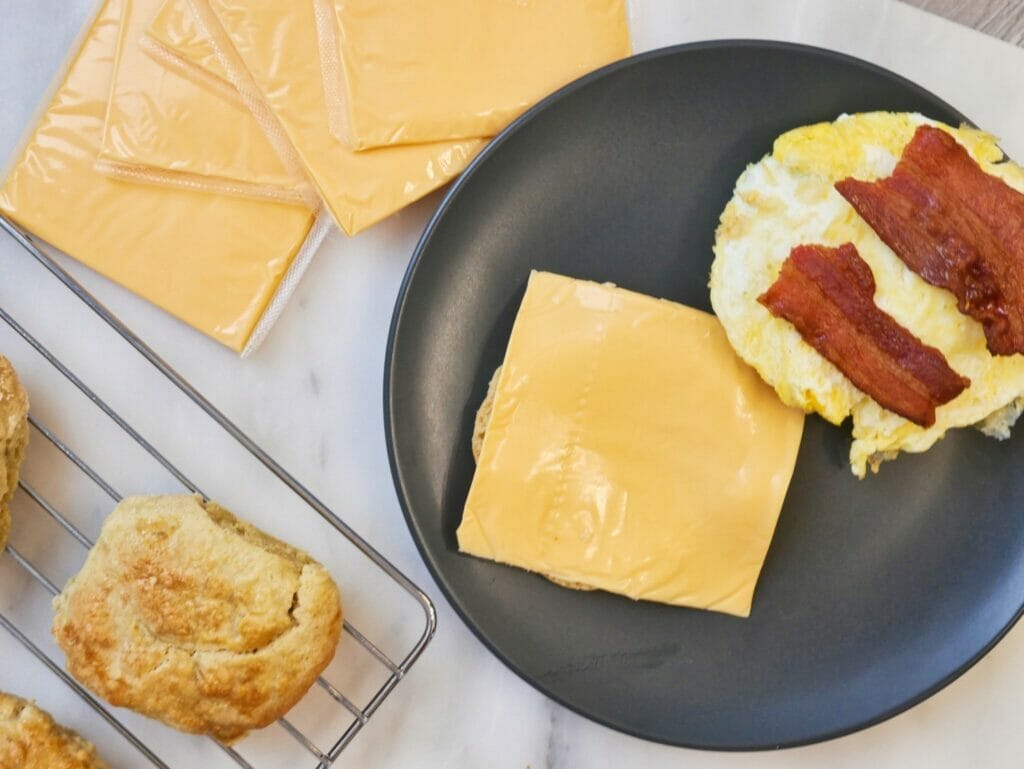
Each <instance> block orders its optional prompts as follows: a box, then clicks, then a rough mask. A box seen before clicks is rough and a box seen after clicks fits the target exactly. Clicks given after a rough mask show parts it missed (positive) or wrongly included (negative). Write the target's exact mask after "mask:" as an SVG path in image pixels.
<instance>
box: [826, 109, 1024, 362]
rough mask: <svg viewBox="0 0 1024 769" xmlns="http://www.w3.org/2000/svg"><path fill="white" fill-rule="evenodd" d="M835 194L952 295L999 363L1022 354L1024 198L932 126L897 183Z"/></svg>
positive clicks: (907, 154)
mask: <svg viewBox="0 0 1024 769" xmlns="http://www.w3.org/2000/svg"><path fill="white" fill-rule="evenodd" d="M836 189H837V190H839V193H840V194H841V195H842V196H843V197H844V198H846V199H847V200H848V201H849V202H850V204H851V205H852V206H853V207H854V208H855V209H856V210H857V213H858V214H860V215H861V216H862V217H863V218H864V220H865V221H867V223H868V224H869V225H871V228H872V229H873V230H874V231H875V232H876V233H878V236H879V237H880V238H881V239H882V240H883V241H885V243H886V245H888V246H889V248H891V249H892V250H893V251H895V252H896V255H897V256H899V258H900V259H902V260H903V262H904V263H905V264H906V265H907V267H909V268H910V269H911V270H913V271H914V272H916V273H917V274H918V275H920V276H921V277H922V278H924V279H925V280H926V281H928V282H929V283H931V284H932V285H933V286H939V287H940V288H945V289H948V290H949V291H951V292H953V294H954V295H955V296H956V299H957V306H958V307H959V308H960V312H962V313H964V314H965V315H968V316H970V317H972V318H974V319H975V320H977V321H979V322H980V323H981V324H982V327H983V328H984V331H985V340H986V343H987V346H988V349H989V351H990V352H991V353H992V354H993V355H1013V354H1015V353H1022V352H1024V195H1022V194H1021V193H1020V192H1017V190H1015V189H1013V188H1012V187H1010V186H1009V185H1007V184H1006V183H1005V182H1003V181H1002V180H1001V179H999V178H997V177H995V176H991V175H990V174H987V173H985V172H984V171H983V170H982V169H981V167H980V166H978V164H977V163H976V162H974V160H973V159H972V158H971V156H970V155H969V154H968V153H967V150H965V149H964V148H963V147H962V146H960V144H959V143H958V142H957V141H956V140H955V139H954V138H953V137H952V136H950V135H949V134H948V133H946V132H945V131H941V130H939V129H938V128H933V127H932V126H920V127H919V128H918V129H917V131H916V132H915V133H914V138H913V139H912V140H911V142H910V143H909V144H908V145H907V146H906V147H905V148H904V150H903V156H902V157H901V158H900V161H899V163H897V165H896V170H895V171H893V174H892V176H890V177H888V178H887V179H881V180H879V181H876V182H864V181H859V180H857V179H852V178H851V179H844V180H843V181H841V182H838V183H837V184H836Z"/></svg>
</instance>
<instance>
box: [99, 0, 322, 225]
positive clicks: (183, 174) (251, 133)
mask: <svg viewBox="0 0 1024 769" xmlns="http://www.w3.org/2000/svg"><path fill="white" fill-rule="evenodd" d="M124 3H125V5H124V10H123V13H122V21H121V32H120V35H119V38H118V46H117V55H116V58H115V63H114V76H113V79H112V82H111V86H110V99H109V102H108V106H107V113H106V119H105V123H104V130H103V142H102V146H101V147H100V151H99V153H98V157H97V161H96V168H97V170H99V171H100V172H101V173H105V174H108V175H111V176H116V177H118V178H122V179H125V180H127V181H133V182H141V183H147V184H164V185H170V186H179V187H184V188H186V189H192V190H205V191H211V192H218V193H223V194H229V195H243V196H249V197H256V198H264V199H269V200H276V201H283V202H291V203H297V204H301V203H305V204H306V205H308V206H309V207H311V208H312V207H316V205H317V199H316V195H315V193H314V192H313V189H312V187H311V186H310V185H309V183H308V182H307V180H306V179H305V175H304V174H302V173H301V172H294V173H292V172H289V171H288V169H286V167H285V164H284V162H283V161H282V160H281V158H280V157H279V156H278V154H277V153H276V151H275V149H274V148H273V147H272V146H271V144H270V143H269V142H268V141H267V138H266V136H265V135H264V132H263V130H262V129H261V128H260V126H259V125H258V124H257V123H256V122H255V121H254V120H253V118H252V115H251V114H250V113H249V111H248V110H246V109H245V107H244V106H241V105H239V104H238V102H237V100H235V101H225V100H224V99H222V98H220V96H219V95H217V94H216V93H215V92H213V91H211V90H210V89H209V88H206V87H204V86H203V85H201V84H199V83H196V82H195V81H194V80H193V79H192V78H190V77H186V76H183V75H182V74H181V73H180V72H178V71H176V70H174V69H167V68H165V67H164V66H163V65H162V64H161V63H160V62H159V61H158V60H157V59H154V58H153V57H152V56H150V55H149V54H148V53H147V52H146V51H145V50H144V48H143V46H142V45H141V44H140V40H141V39H142V38H143V36H144V35H143V33H144V31H145V28H146V25H147V24H148V23H149V21H150V19H151V18H152V17H153V16H154V15H155V14H156V13H157V12H158V11H159V9H160V6H161V3H162V0H124Z"/></svg>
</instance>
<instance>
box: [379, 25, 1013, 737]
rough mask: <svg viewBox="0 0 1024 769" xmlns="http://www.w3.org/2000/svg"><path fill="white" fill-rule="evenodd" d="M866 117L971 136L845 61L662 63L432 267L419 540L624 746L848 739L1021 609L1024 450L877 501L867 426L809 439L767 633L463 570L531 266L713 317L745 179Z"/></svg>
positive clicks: (750, 623) (427, 280)
mask: <svg viewBox="0 0 1024 769" xmlns="http://www.w3.org/2000/svg"><path fill="white" fill-rule="evenodd" d="M864 110H911V111H914V110H916V111H920V112H923V113H924V114H926V115H929V116H931V117H933V118H937V119H939V120H943V121H946V122H950V123H954V124H955V123H959V122H960V121H962V120H963V119H964V118H963V116H962V115H960V114H959V113H958V112H956V111H955V110H954V109H952V108H951V107H950V106H949V105H947V104H945V103H943V102H942V101H940V100H939V99H937V98H936V97H935V96H933V95H932V94H930V93H928V92H926V91H924V90H922V89H921V88H919V87H917V86H915V85H914V84H912V83H910V82H908V81H906V80H904V79H902V78H900V77H897V76H895V75H893V74H891V73H889V72H886V71H884V70H881V69H879V68H877V67H874V66H872V65H870V64H867V63H865V62H862V61H858V60H856V59H851V58H848V57H846V56H841V55H838V54H835V53H831V52H828V51H822V50H817V49H811V48H806V47H802V46H794V45H783V44H777V43H764V42H749V41H744V42H714V43H701V44H696V45H685V46H680V47H677V48H669V49H665V50H661V51H655V52H653V53H649V54H645V55H642V56H638V57H635V58H633V59H630V60H627V61H625V62H622V63H619V64H615V65H612V66H610V67H608V68H606V69H604V70H602V71H600V72H597V73H595V74H594V75H591V76H588V77H586V78H584V79H582V80H580V81H578V82H576V83H573V84H572V85H570V86H568V87H567V88H565V89H563V90H562V91H560V92H558V93H557V94H555V95H554V96H552V97H551V98H549V99H548V100H546V101H545V102H543V103H542V104H540V105H539V106H538V107H536V108H535V109H533V110H531V111H530V112H529V113H528V114H527V115H525V116H524V117H523V118H522V119H521V120H519V121H518V122H517V123H515V124H514V125H513V126H512V127H510V128H509V129H508V130H507V131H505V132H504V133H503V134H502V135H501V136H500V137H499V138H498V139H497V140H496V141H495V142H493V143H492V144H491V145H490V146H489V147H488V148H487V150H485V152H484V153H483V155H482V156H481V157H480V158H479V159H478V160H477V161H476V162H475V163H474V164H473V165H472V167H471V168H470V170H469V171H468V172H467V173H466V174H465V175H464V176H463V177H462V179H461V180H460V181H459V182H458V183H457V184H456V185H455V186H454V187H453V189H452V190H451V192H450V193H449V194H448V196H447V197H446V198H445V200H444V202H443V203H442V205H441V207H440V209H439V210H438V212H437V214H436V215H435V217H434V219H433V220H432V221H431V222H430V225H429V226H428V227H427V230H426V232H425V233H424V235H423V238H422V240H421V241H420V244H419V246H418V248H417V251H416V254H415V256H414V257H413V260H412V264H411V265H410V267H409V272H408V275H407V277H406V281H405V285H404V287H403V289H402V292H401V295H400V296H399V299H398V304H397V307H396V309H395V317H394V322H393V326H392V331H391V339H390V344H389V350H388V358H387V361H388V363H387V371H386V372H385V411H386V421H387V435H388V448H389V451H390V454H391V464H392V470H393V472H394V477H395V484H396V487H397V489H398V495H399V498H400V500H401V503H402V506H403V508H404V510H405V514H406V517H407V519H408V523H409V527H410V529H411V530H412V534H413V537H414V538H415V540H416V542H417V544H418V546H419V548H420V551H421V552H422V554H423V557H424V559H425V560H426V562H427V565H428V566H429V567H430V569H431V571H432V572H433V574H434V577H435V578H436V579H437V581H438V583H439V584H440V585H441V588H442V590H444V592H445V594H446V595H447V596H448V599H449V600H450V601H451V603H452V605H453V606H454V607H455V609H456V610H457V611H458V613H459V614H460V615H461V616H462V618H463V619H464V620H465V621H466V623H467V624H468V625H469V627H470V628H472V629H473V631H474V632H475V633H476V634H477V635H478V636H479V637H480V639H481V640H482V641H483V642H484V643H485V644H486V645H487V646H488V647H490V649H491V650H492V651H494V653H495V654H497V655H498V657H500V658H501V659H502V660H504V662H505V663H506V664H507V665H508V666H509V667H511V668H512V669H513V670H514V671H516V672H517V673H519V674H520V675H521V676H522V677H523V678H525V679H526V680H527V681H529V682H530V683H532V684H533V685H534V686H536V687H537V688H538V689H540V690H541V691H543V692H545V693H546V694H548V695H549V696H551V697H552V698H554V699H555V700H557V701H559V702H561V703H563V704H564V705H567V706H568V707H570V708H572V709H573V710H576V711H577V712H579V713H582V714H583V715H586V716H589V717H590V718H593V719H595V720H597V721H599V722H601V723H604V724H607V725H608V726H612V727H615V728H616V729H621V730H623V731H625V732H629V733H631V734H635V735H638V736H640V737H645V738H648V739H652V740H658V741H662V742H667V743H672V744H676V745H687V746H694V747H702V748H715V749H754V748H768V747H778V746H786V745H798V744H802V743H808V742H814V741H817V740H823V739H826V738H829V737H834V736H837V735H840V734H843V733H846V732H849V731H852V730H855V729H859V728H862V727H865V726H867V725H870V724H873V723H875V722H877V721H880V720H882V719H884V718H887V717H889V716H891V715H894V714H895V713H898V712H900V711H901V710H903V709H905V708H907V707H909V706H911V705H913V704H914V703H916V702H918V701H920V700H922V699H923V698H925V697H927V696H928V695H930V694H932V693H934V692H935V691H937V690H938V689H939V688H941V687H942V686H944V685H945V684H947V683H949V681H951V680H952V679H953V678H955V677H956V676H957V675H959V674H960V673H962V672H963V671H964V670H965V669H967V668H968V667H969V666H970V665H971V664H972V663H974V662H975V661H976V660H977V659H978V658H979V657H981V656H982V655H983V654H984V653H985V652H986V651H987V650H988V649H990V648H991V647H992V645H993V644H994V643H995V642H996V641H997V640H998V639H999V638H1000V637H1001V636H1002V635H1003V633H1005V632H1006V630H1007V629H1008V628H1009V626H1010V625H1012V624H1013V622H1014V621H1015V620H1016V619H1017V616H1018V614H1019V613H1020V611H1021V601H1022V597H1024V515H1022V509H1024V508H1022V504H1021V503H1022V502H1024V480H1022V474H1021V472H1020V468H1021V467H1024V441H1020V440H1016V441H1009V442H1002V443H1000V442H996V441H993V440H990V439H986V438H983V437H982V436H981V435H980V434H979V433H977V432H975V431H973V430H961V431H956V432H955V434H951V435H949V436H948V437H947V438H946V439H945V440H943V441H942V442H941V443H939V444H938V445H937V446H936V447H935V448H933V449H932V450H931V451H929V452H927V453H926V454H923V455H918V456H904V457H901V458H900V459H899V460H897V461H896V462H892V463H890V464H887V465H885V466H884V467H883V468H882V472H881V473H880V474H879V475H878V476H875V477H870V478H868V479H867V480H864V481H857V480H856V479H855V478H854V477H853V476H852V475H851V474H850V471H849V468H848V465H847V452H848V450H849V444H850V436H849V428H848V427H845V428H842V429H837V428H834V427H831V426H829V425H827V424H826V423H825V422H824V421H823V420H821V419H818V418H811V419H808V420H807V427H806V432H805V434H804V439H803V444H802V446H801V449H800V456H799V459H798V461H797V467H796V474H795V476H794V478H793V482H792V486H791V488H790V490H789V494H788V497H787V499H786V504H785V507H784V509H783V511H782V517H781V520H780V522H779V527H778V530H777V532H776V535H775V540H774V542H773V544H772V547H771V550H770V552H769V554H768V560H767V562H766V564H765V567H764V572H763V574H762V577H761V581H760V585H759V587H758V590H757V594H756V596H755V598H754V609H753V613H752V615H751V617H750V618H749V619H747V620H740V619H735V618H732V617H728V616H724V615H721V614H715V613H711V612H701V611H692V610H688V609H679V608H670V607H667V606H659V605H654V604H649V603H633V602H632V601H629V600H627V599H625V598H620V597H616V596H612V595H608V594H605V593H590V594H584V593H578V592H575V591H571V590H563V589H562V588H559V587H556V586H554V585H552V584H551V583H549V582H547V581H546V580H544V579H542V578H540V577H537V576H533V575H530V574H527V573H525V572H522V571H519V570H516V569H512V568H508V567H504V566H500V565H496V564H492V563H487V562H484V561H479V560H475V559H472V558H468V557H463V556H460V555H459V554H458V553H457V548H456V542H455V529H456V527H457V525H458V522H459V520H460V517H461V512H462V505H463V502H464V500H465V497H466V492H467V490H468V488H469V484H470V479H471V477H472V474H473V460H472V457H471V455H470V435H471V431H472V424H473V414H474V411H475V409H476V407H477V405H478V404H479V403H480V401H481V399H482V398H483V395H484V392H485V390H486V385H487V381H488V379H489V377H490V376H491V373H492V372H493V371H494V368H495V367H496V366H497V365H498V364H499V362H500V361H501V358H502V356H503V354H504V350H505V345H506V342H507V340H508V336H509V332H510V329H511V325H512V320H513V317H514V315H515V312H516V310H517V308H518V305H519V301H520V299H521V297H522V294H523V290H524V287H525V283H526V279H527V275H528V273H529V271H530V269H531V268H538V269H546V270H553V271H555V272H560V273H565V274H567V275H572V276H576V277H580V278H589V279H592V280H598V281H614V282H615V283H618V284H619V285H621V286H624V287H626V288H630V289H634V290H636V291H642V292H644V293H648V294H653V295H655V296H662V297H668V298H671V299H675V300H677V301H680V302H684V303H686V304H689V305H692V306H694V307H699V308H701V309H704V310H710V306H709V300H708V289H707V280H708V269H709V266H710V263H711V258H712V254H711V245H712V242H713V238H714V231H715V225H716V223H717V221H718V217H719V214H720V212H721V210H722V208H723V207H724V205H725V203H726V201H727V200H728V199H729V197H730V194H731V191H732V188H733V185H734V183H735V181H736V178H737V177H738V176H739V174H740V172H741V171H742V170H743V168H744V166H745V165H746V164H747V163H750V162H753V161H756V160H757V159H758V158H760V157H761V156H762V155H764V154H765V153H766V152H768V151H769V150H770V149H771V145H772V140H773V138H774V137H775V136H777V135H778V134H779V133H781V132H783V131H785V130H787V129H790V128H793V127H795V126H799V125H802V124H806V123H813V122H816V121H820V120H832V119H834V118H835V117H836V116H837V115H839V114H840V113H842V112H859V111H864ZM454 685H457V682H455V684H454Z"/></svg>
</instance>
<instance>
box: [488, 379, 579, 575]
mask: <svg viewBox="0 0 1024 769" xmlns="http://www.w3.org/2000/svg"><path fill="white" fill-rule="evenodd" d="M499 376H501V366H498V368H496V369H494V375H493V376H492V377H491V382H490V384H488V385H487V395H485V396H484V401H483V403H481V404H480V408H479V409H477V412H476V421H474V423H473V461H474V462H479V461H480V451H481V450H482V449H483V447H484V436H485V435H486V434H487V423H488V422H490V421H491V411H492V410H493V409H494V391H495V390H496V389H497V387H498V377H499ZM541 576H543V577H544V578H545V579H548V580H550V581H552V582H554V583H555V584H556V585H560V586H561V587H567V588H569V589H570V590H594V589H595V588H593V587H591V586H590V585H584V584H583V583H582V582H570V581H569V580H567V579H559V578H558V577H552V576H551V575H549V574H542V575H541Z"/></svg>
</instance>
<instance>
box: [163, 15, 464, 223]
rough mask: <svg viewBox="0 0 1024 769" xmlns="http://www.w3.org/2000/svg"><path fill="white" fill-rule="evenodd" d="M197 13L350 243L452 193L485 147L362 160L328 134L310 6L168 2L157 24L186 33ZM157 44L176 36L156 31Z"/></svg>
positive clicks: (392, 150) (406, 149) (427, 149)
mask: <svg viewBox="0 0 1024 769" xmlns="http://www.w3.org/2000/svg"><path fill="white" fill-rule="evenodd" d="M189 13H191V14H192V15H193V18H194V22H195V24H196V26H197V27H198V29H199V30H200V31H201V32H202V33H203V34H204V35H205V37H206V38H207V39H208V40H209V41H210V42H211V43H212V45H213V48H214V50H216V52H217V61H218V63H219V64H220V65H221V66H222V67H223V70H224V72H225V73H226V74H227V75H228V77H229V80H230V82H231V84H232V85H233V86H234V87H235V89H236V90H237V91H238V93H239V94H240V95H241V97H242V99H243V100H244V102H245V104H246V106H248V107H249V108H250V110H251V111H252V113H253V115H254V116H255V117H256V119H257V121H258V122H259V123H260V125H261V126H262V127H263V128H264V130H265V131H266V132H267V134H268V136H269V137H270V138H271V142H272V143H274V146H275V147H276V146H277V144H276V142H280V141H283V140H287V141H288V142H290V144H291V145H292V146H293V147H294V149H295V151H296V152H297V154H298V156H299V157H300V158H301V161H302V164H303V166H304V168H305V170H306V172H307V174H308V175H309V177H310V178H311V179H312V181H313V183H314V185H315V187H316V188H317V191H318V192H319V194H320V197H321V198H322V200H323V201H324V203H325V204H326V205H327V207H328V209H329V210H330V212H331V214H332V215H333V217H334V219H335V221H336V222H337V223H338V225H339V226H340V227H341V228H342V229H343V230H344V231H345V232H347V233H348V234H350V235H352V234H355V233H357V232H359V231H361V230H363V229H365V228H366V227H369V226H370V225H372V224H374V223H376V222H378V221H380V220H381V219H383V218H384V217H386V216H388V215H390V214H392V213H394V212H395V211H397V210H399V209H401V208H403V207H404V206H406V205H408V204H409V203H412V202H413V201H415V200H417V199H419V198H421V197H422V196H423V195H426V194H427V193H429V192H431V191H433V190H435V189H437V188H438V187H440V186H441V185H443V184H445V183H446V182H447V181H449V180H450V179H451V178H452V177H454V176H455V175H457V174H458V173H459V172H461V171H462V170H463V169H464V168H465V167H466V165H467V164H468V163H469V161H470V160H471V159H472V158H473V156H474V155H475V154H476V153H477V151H479V149H480V148H481V147H482V146H483V142H482V141H480V140H470V141H462V142H437V143H431V144H415V145H405V146H401V147H388V148H384V149H379V150H371V151H367V152H359V153H357V152H353V151H352V150H350V149H349V148H348V146H347V145H346V144H345V143H343V142H341V141H339V140H338V139H337V138H336V137H335V136H334V135H333V134H332V133H331V132H330V129H329V127H328V120H327V106H326V103H325V100H324V92H323V85H322V84H323V79H322V77H321V75H320V55H319V49H318V44H317V31H316V21H315V18H314V8H313V5H312V3H311V2H308V1H307V0H303V1H302V2H293V1H292V0H167V6H165V8H164V9H163V12H161V13H160V14H158V17H157V19H155V21H156V22H158V23H159V22H161V21H162V23H167V22H168V21H171V22H173V24H174V25H175V26H177V27H179V28H180V27H182V26H184V25H187V22H183V21H181V17H182V16H183V15H186V14H189ZM150 36H151V37H153V38H154V39H158V40H165V39H167V37H168V36H167V35H166V34H165V33H164V32H163V31H161V30H159V29H157V28H156V27H155V26H151V28H150ZM175 51H176V53H177V54H178V55H180V56H182V57H188V56H191V55H194V54H196V53H198V52H199V51H198V49H196V47H195V46H192V48H191V49H188V50H186V49H178V48H175ZM195 63H197V64H200V65H201V64H202V62H200V61H198V60H196V62H195Z"/></svg>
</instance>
